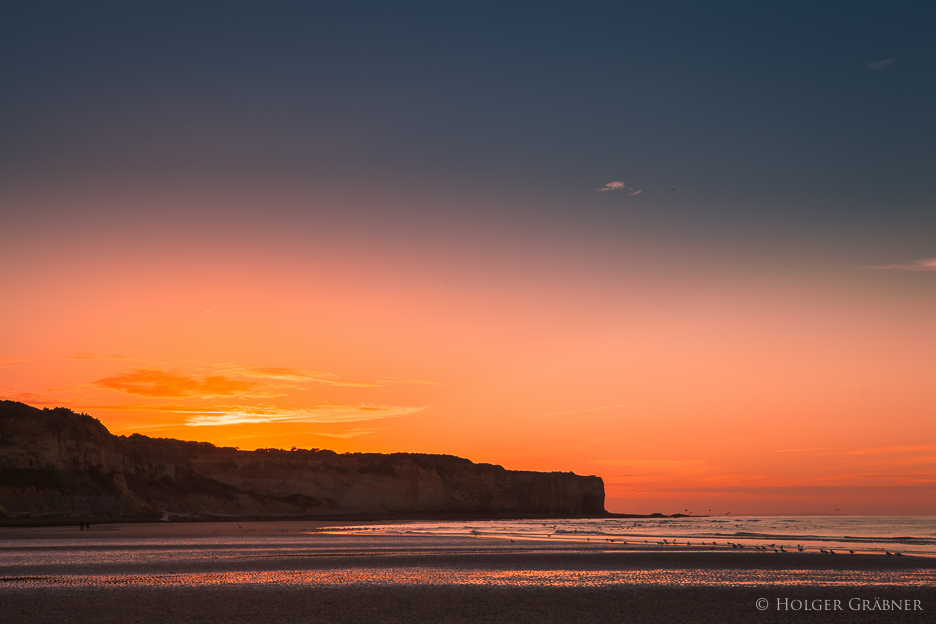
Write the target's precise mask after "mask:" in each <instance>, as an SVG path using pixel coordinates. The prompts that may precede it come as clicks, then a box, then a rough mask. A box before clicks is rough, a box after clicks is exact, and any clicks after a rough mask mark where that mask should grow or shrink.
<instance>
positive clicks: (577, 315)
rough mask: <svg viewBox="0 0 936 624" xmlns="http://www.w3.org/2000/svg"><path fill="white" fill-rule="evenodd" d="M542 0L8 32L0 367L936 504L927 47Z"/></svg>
mask: <svg viewBox="0 0 936 624" xmlns="http://www.w3.org/2000/svg"><path fill="white" fill-rule="evenodd" d="M141 11H142V10H141ZM544 11H545V13H544V15H542V16H540V17H539V18H537V19H538V20H544V22H543V23H540V22H539V21H537V22H536V23H535V24H534V25H528V24H526V22H523V28H521V27H520V26H517V25H516V24H515V25H514V26H509V25H508V26H504V24H505V23H506V24H514V22H513V21H512V20H517V19H520V18H518V17H517V16H516V15H514V14H513V13H511V15H509V16H507V15H505V16H502V19H503V20H506V21H505V22H503V23H501V22H499V21H497V20H494V21H491V20H485V19H478V20H477V21H473V20H474V18H473V17H472V16H461V18H460V20H453V21H452V24H453V25H449V26H446V27H445V28H446V29H451V32H449V31H448V30H444V29H443V30H444V32H442V33H439V32H433V33H426V32H423V31H421V30H420V29H419V25H418V23H417V22H412V23H411V20H410V19H409V18H407V17H406V16H405V15H398V14H393V15H391V16H389V17H388V16H385V15H384V16H382V14H375V15H371V16H369V17H367V18H366V19H365V20H364V21H365V24H363V25H358V26H357V27H355V26H354V23H355V22H354V20H350V18H349V16H348V15H346V14H345V13H343V12H342V9H340V8H333V9H329V11H324V10H323V11H322V12H321V13H322V14H321V15H318V14H316V16H312V15H311V14H310V15H306V14H305V13H302V11H299V10H298V9H297V10H296V11H295V12H296V13H297V14H296V15H292V14H291V13H290V11H286V10H283V11H282V14H277V15H274V16H272V17H269V16H268V21H265V22H263V23H261V24H254V23H253V22H252V21H251V18H250V16H249V15H246V14H245V15H229V16H227V17H226V19H227V20H228V21H226V22H224V24H227V26H223V24H222V25H217V24H214V22H213V18H212V17H211V16H209V15H201V14H197V15H195V14H193V16H192V17H191V19H192V20H193V24H194V26H193V25H192V24H188V25H187V26H184V27H183V26H175V25H172V24H164V23H163V22H160V21H158V19H157V18H159V15H161V14H160V13H159V11H156V10H153V14H154V15H155V17H154V15H149V14H147V15H145V16H135V14H132V15H131V14H129V13H128V16H124V18H123V19H126V20H130V22H128V23H132V24H134V25H135V26H134V28H138V29H139V32H137V31H136V30H133V29H130V31H129V32H135V33H137V35H138V38H133V37H131V39H132V41H133V43H127V42H126V41H124V40H123V39H122V38H121V37H119V36H117V35H116V34H109V33H108V32H104V30H103V26H101V27H98V26H93V27H92V26H89V28H92V32H91V33H89V34H88V35H86V36H87V37H88V38H89V40H87V41H85V40H84V39H82V41H84V43H83V44H82V45H81V46H78V49H77V51H75V50H72V49H71V48H70V44H69V42H70V41H72V39H70V38H69V37H72V38H73V37H75V35H74V33H72V31H71V28H72V27H71V26H69V20H70V19H71V18H69V17H68V15H64V16H62V17H61V19H60V20H57V21H56V22H55V24H52V25H51V26H50V27H49V30H48V31H43V32H45V34H43V35H42V36H41V37H40V40H39V41H38V42H36V41H28V40H27V39H26V38H24V37H25V36H14V35H13V34H11V33H7V35H4V36H2V37H0V39H4V40H5V41H6V43H3V44H2V45H3V46H4V49H5V50H6V49H7V48H12V49H15V50H19V51H20V52H21V54H18V55H16V56H17V58H20V59H23V58H26V59H27V60H26V61H22V60H21V61H20V62H22V63H24V64H25V65H24V66H25V67H26V69H25V70H24V69H18V70H17V72H13V71H12V70H10V71H8V72H7V73H6V74H4V75H5V76H6V75H8V74H9V75H10V76H12V77H11V78H8V82H10V83H11V87H13V88H11V89H10V91H9V92H8V93H9V94H10V98H9V99H10V100H11V102H9V103H7V104H5V105H4V106H5V107H6V108H5V110H7V113H6V114H5V115H4V119H3V120H2V121H0V128H2V130H3V132H4V133H5V134H4V135H3V136H7V137H9V139H8V140H4V141H3V142H4V143H5V144H6V146H5V147H0V152H2V156H3V159H4V162H5V163H14V164H15V166H8V167H5V172H4V173H2V174H0V176H2V177H0V204H2V207H3V208H2V217H0V219H2V220H0V231H2V234H3V237H2V238H3V244H2V246H0V266H3V267H4V268H3V270H2V271H0V292H2V293H3V298H2V300H3V305H2V308H0V399H11V400H16V401H22V402H24V403H28V404H31V405H34V406H37V407H54V406H65V407H69V408H72V409H74V410H75V411H80V412H85V413H88V414H91V415H92V416H94V417H96V418H98V419H100V420H101V422H102V423H104V425H105V426H107V428H108V429H110V431H111V432H113V433H115V434H122V435H129V434H131V433H134V432H137V433H141V434H144V435H147V436H151V437H172V438H180V439H188V440H200V441H209V442H212V443H214V444H217V445H221V446H236V447H239V448H242V449H255V448H267V447H276V448H291V447H293V446H297V447H302V448H329V449H332V450H335V451H338V452H354V451H362V452H401V451H406V452H420V453H443V454H451V455H458V456H461V457H466V458H469V459H471V460H473V461H475V462H490V463H496V464H501V465H503V466H504V467H506V468H509V469H525V470H527V469H528V470H542V471H574V472H576V473H578V474H585V475H591V474H595V475H599V476H601V477H603V478H604V481H605V487H606V491H607V503H606V507H607V508H608V510H609V511H616V512H627V513H650V512H663V513H675V512H684V510H688V511H691V512H693V513H697V514H711V515H725V514H728V513H731V514H797V513H823V514H825V513H827V514H833V513H843V514H936V495H934V494H936V383H934V373H936V364H934V353H936V259H934V256H936V246H934V241H933V237H932V234H933V232H934V231H936V211H934V210H933V207H934V206H936V187H934V185H933V179H934V177H933V175H932V167H931V165H932V145H933V144H934V142H933V139H934V138H936V137H934V136H933V133H934V132H936V127H934V125H933V117H932V110H934V108H933V106H934V105H936V101H934V98H936V91H934V88H933V86H932V84H931V83H932V80H931V79H930V78H931V73H930V72H931V63H930V61H932V60H934V55H936V52H934V50H933V46H932V45H929V46H928V47H926V49H925V50H918V56H917V57H916V58H913V57H911V55H910V52H909V51H903V49H902V48H900V46H899V45H898V43H895V42H894V41H890V40H886V41H883V40H879V39H874V40H873V41H870V40H868V41H870V42H868V43H867V45H866V46H862V45H861V43H862V42H864V41H866V39H865V37H866V34H862V35H860V36H859V35H855V36H854V37H850V36H845V35H841V38H840V39H836V38H835V37H831V38H830V39H828V40H825V39H822V38H808V37H807V39H805V40H804V43H803V45H804V46H805V47H806V48H808V53H807V52H797V53H796V54H794V55H793V58H789V54H790V52H789V49H788V48H787V49H786V51H784V52H783V53H781V52H778V51H771V48H770V45H768V44H764V46H763V47H761V44H759V43H757V42H754V41H746V43H744V44H743V46H742V44H741V43H738V44H737V47H735V46H734V44H728V43H725V44H717V45H716V44H715V43H712V42H713V41H715V40H718V39H719V37H718V35H717V31H718V29H719V28H721V27H722V26H720V23H721V22H722V21H723V17H724V16H721V17H720V16H719V15H715V14H713V15H706V16H704V20H705V21H704V24H702V26H700V28H702V30H703V31H704V32H705V33H707V34H706V35H705V36H702V35H699V39H693V38H692V37H694V35H690V34H686V33H687V32H688V31H684V30H683V29H684V28H688V26H686V25H685V24H683V22H681V21H678V23H677V24H676V25H675V26H674V28H675V31H676V32H677V33H683V34H682V35H680V34H669V35H666V36H665V37H663V38H662V39H661V40H660V41H656V40H655V38H654V33H656V34H657V35H660V34H661V33H667V32H669V30H668V28H664V27H663V26H662V25H661V23H660V20H664V21H665V20H669V19H670V18H669V17H666V16H664V15H662V13H659V12H656V11H654V10H651V9H646V8H644V9H640V10H639V11H638V13H641V15H640V16H634V17H635V19H623V16H619V17H620V18H621V19H619V20H598V21H599V22H601V23H603V22H605V21H607V22H609V23H615V22H616V23H617V24H618V27H619V28H621V29H622V31H621V32H616V33H615V32H611V31H610V30H607V29H606V27H604V26H602V25H601V23H599V24H595V20H592V19H590V18H589V19H585V18H584V17H582V18H580V19H576V20H571V21H569V18H568V16H565V15H564V14H562V11H559V10H556V11H554V12H550V11H548V10H546V9H544ZM196 13H197V12H196ZM333 13H334V14H333ZM377 13H380V12H379V11H378V12H377ZM644 13H645V14H644ZM716 13H717V12H716ZM411 17H412V16H411ZM636 17H642V18H643V19H644V20H645V23H646V24H648V25H647V26H646V28H647V29H648V31H647V33H644V34H636V31H634V32H635V34H634V37H636V39H635V40H633V41H631V40H630V39H629V35H628V33H629V32H631V31H630V30H628V29H630V28H637V27H636V26H631V24H633V23H635V22H639V21H640V20H637V19H636ZM697 17H698V16H697ZM20 18H21V20H23V21H25V22H29V23H35V22H37V21H41V20H42V19H44V18H41V16H37V15H33V14H32V13H30V12H29V11H26V10H24V11H23V15H22V16H20ZM92 18H93V16H87V15H85V16H83V17H81V20H86V21H87V23H88V24H96V23H97V22H96V21H95V20H94V19H92ZM209 18H211V19H209ZM387 19H389V20H391V22H392V24H391V26H390V27H389V28H390V29H391V30H394V34H393V36H391V35H390V34H387V33H385V32H384V31H383V30H381V29H379V28H377V26H376V25H377V24H380V23H382V21H381V20H387ZM461 19H463V20H464V22H465V23H463V22H462V21H461ZM686 19H687V20H688V18H686ZM699 19H703V18H699ZM738 19H741V18H738ZM778 19H780V18H778ZM857 19H858V18H856V20H857ZM862 19H865V18H862ZM153 20H156V22H154V21H153ZM296 20H298V21H299V22H301V23H303V24H306V25H307V26H306V27H307V28H308V29H309V30H308V31H305V30H303V31H301V32H300V31H296V30H289V28H288V26H289V24H290V23H291V22H293V21H296ZM867 20H868V23H867V24H865V22H861V23H862V24H865V25H864V26H862V28H866V30H867V32H871V31H872V30H873V29H872V28H871V24H872V22H873V20H872V19H871V18H870V17H868V18H867ZM522 21H523V20H521V22H522ZM859 21H860V20H859ZM455 22H458V23H460V24H461V26H455V25H454V24H455ZM82 23H84V22H82ZM153 23H158V24H161V26H159V27H158V28H157V27H156V26H152V28H153V29H154V30H152V31H151V30H149V29H150V24H153ZM446 23H447V24H448V22H446ZM495 23H497V24H501V26H500V27H495V26H493V25H491V24H495ZM687 23H688V22H687ZM544 24H545V25H544ZM528 26H529V27H528ZM228 27H229V28H232V29H235V30H236V32H238V33H253V35H251V36H247V35H244V36H242V37H234V39H236V40H237V42H236V43H232V35H230V33H229V32H227V31H226V30H224V28H228ZM267 27H269V28H272V31H271V32H267V30H265V29H266V28H267ZM8 28H9V27H5V28H4V32H6V30H8ZM94 28H101V29H102V31H101V33H97V34H99V35H101V37H102V38H100V39H95V37H94V36H92V35H94V34H95V33H96V31H94V30H93V29H94ZM331 28H334V29H337V34H329V29H331ZM358 28H360V30H358ZM538 28H540V29H542V30H538ZM592 28H594V29H596V31H595V32H594V33H592V32H591V30H590V29H592ZM608 28H609V27H608ZM166 29H168V30H169V31H171V32H173V33H175V35H176V36H177V37H175V38H173V37H165V36H163V35H165V30H166ZM173 29H177V31H176V30H173ZM254 29H256V30H254ZM281 30H282V32H281ZM557 30H558V31H561V32H563V33H565V34H564V36H558V37H557V36H555V32H557ZM625 31H626V32H625ZM69 33H71V34H69ZM276 33H279V34H276ZM549 33H553V34H549ZM862 33H866V31H865V30H862ZM481 34H483V35H484V36H481ZM774 36H776V37H779V35H770V37H774ZM681 37H688V38H689V39H688V40H686V41H683V40H681ZM476 38H480V40H483V41H485V42H486V43H485V47H484V49H479V48H477V47H476V46H477V45H478V44H477V43H476V41H475V39H476ZM622 39H623V42H622ZM900 39H902V38H897V39H895V41H897V40H900ZM677 40H679V41H678V45H679V46H680V48H679V49H680V50H681V51H682V52H681V54H683V53H684V54H683V55H681V56H679V58H676V57H674V56H671V55H668V53H667V52H665V50H666V49H667V48H668V47H670V43H673V42H675V41H677ZM592 41H595V42H596V43H594V47H588V46H585V45H584V43H585V42H592ZM693 41H695V42H696V43H698V45H699V46H702V47H701V48H699V47H698V46H696V45H695V44H694V43H693ZM169 42H174V43H172V44H171V45H170V43H169ZM699 42H702V43H699ZM547 43H549V45H547ZM40 45H45V46H47V47H46V48H45V50H44V52H42V53H40V52H41V51H40V50H39V49H38V47H37V46H40ZM721 45H724V46H725V49H722V48H721V47H720V46H721ZM778 45H779V44H778ZM908 45H909V44H908ZM174 46H178V47H177V48H176V47H174ZM550 46H556V48H555V49H554V48H551V47H550ZM744 46H751V47H752V48H753V51H748V50H745V49H743V47H744ZM729 48H730V49H729ZM843 48H844V49H846V50H847V51H848V54H847V55H846V54H845V53H844V52H842V49H843ZM530 49H533V50H540V53H539V54H538V55H536V54H534V55H532V56H531V55H530V54H529V53H528V52H526V50H530ZM699 49H701V50H702V51H703V52H704V54H702V53H701V52H700V55H701V56H704V57H705V58H706V59H708V61H707V63H709V64H708V65H705V66H704V68H701V69H700V67H699V66H698V65H699V63H701V61H695V60H691V59H689V58H688V57H690V56H694V54H695V52H692V51H693V50H699ZM549 50H553V51H549ZM7 51H8V52H9V50H7ZM225 51H226V52H227V55H231V58H228V56H227V55H226V54H225V53H224V52H225ZM833 51H834V54H833ZM904 52H905V53H904ZM10 54H12V52H9V53H7V54H4V55H3V56H5V57H6V58H8V59H9V58H11V57H10ZM801 54H802V55H803V56H801ZM72 55H74V56H72ZM807 56H808V58H807ZM749 57H750V58H749ZM779 57H784V59H786V60H784V61H782V62H781V60H778V58H779ZM815 58H821V59H823V60H822V61H821V62H819V61H816V60H815ZM640 59H643V60H640ZM647 59H652V60H647ZM878 59H883V60H878ZM561 60H564V61H565V62H567V65H563V64H562V62H561ZM885 60H886V61H887V62H886V63H885V62H884V61H885ZM3 63H5V64H6V65H5V66H6V67H9V61H3ZM750 63H759V66H758V69H757V71H754V70H753V69H751V67H750V65H749V64H750ZM784 63H788V64H784ZM875 63H877V64H881V63H883V64H881V65H880V67H878V66H876V65H875ZM66 66H67V68H68V69H67V71H66V69H63V68H66ZM30 70H31V71H30ZM599 70H600V71H599ZM612 70H613V71H612ZM697 72H708V73H705V74H704V76H703V77H697ZM752 72H753V73H752ZM758 72H765V73H766V74H769V75H774V74H775V78H771V79H770V80H767V81H764V80H762V79H761V78H759V77H758V76H760V74H759V73H758ZM618 73H619V74H620V75H621V76H623V77H624V78H621V81H622V84H609V80H610V79H609V78H608V76H611V75H617V74H618ZM14 74H15V75H14ZM794 74H795V75H794ZM36 75H41V76H45V78H44V79H43V81H39V79H38V78H35V76H36ZM752 75H753V76H754V77H753V78H752V77H751V76H752ZM30 76H33V77H30ZM661 76H665V77H666V80H663V79H662V78H661ZM351 77H353V78H351ZM625 78H626V85H625V84H624V81H625V80H624V79H625ZM669 82H674V83H676V84H678V85H681V87H680V89H682V90H679V89H676V88H675V87H671V86H665V85H666V84H667V83H669ZM702 82H706V83H707V84H701V83H702ZM826 82H831V83H834V84H833V85H831V86H824V85H825V83H826ZM708 83H710V84H708ZM674 89H675V90H674ZM57 90H58V91H57ZM786 91H791V92H792V95H790V94H787V93H786ZM884 91H887V92H888V93H890V97H884V96H883V95H881V93H882V92H884ZM51 92H55V93H59V92H60V96H59V98H58V99H57V98H56V97H53V96H52V95H50V93H51ZM776 98H779V99H780V100H781V101H777V100H776ZM799 98H802V99H803V101H806V100H808V101H809V105H808V106H807V105H805V104H803V103H802V102H801V101H800V99H799ZM739 101H743V105H742V104H739V103H738V102H739ZM609 102H612V103H613V106H612V105H611V104H609ZM612 109H613V110H612ZM817 116H818V117H819V118H818V119H817ZM901 119H903V121H901ZM907 119H909V120H912V121H907ZM14 139H15V140H14ZM14 144H15V145H14ZM921 146H922V147H921ZM836 510H841V511H836Z"/></svg>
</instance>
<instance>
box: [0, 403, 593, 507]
mask: <svg viewBox="0 0 936 624" xmlns="http://www.w3.org/2000/svg"><path fill="white" fill-rule="evenodd" d="M165 512H169V513H170V514H176V515H179V516H184V517H198V516H203V517H243V516H271V517H273V516H275V517H327V516H336V515H341V516H387V515H406V514H429V513H438V514H475V515H477V514H490V515H506V514H556V515H567V516H568V515H601V514H604V513H605V512H604V483H603V482H602V480H601V478H599V477H581V476H577V475H574V474H572V473H561V472H551V473H543V472H526V471H517V470H505V469H504V468H502V467H501V466H496V465H492V464H476V463H473V462H471V461H469V460H467V459H462V458H459V457H453V456H450V455H425V454H415V453H395V454H392V455H383V454H376V453H345V454H337V453H334V452H332V451H327V450H293V451H281V450H270V449H267V450H257V451H240V450H237V449H233V448H219V447H216V446H214V445H213V444H209V443H207V442H184V441H181V440H172V439H165V438H156V439H154V438H149V437H146V436H143V435H139V434H133V435H131V436H128V437H125V436H115V435H112V434H111V433H110V432H109V431H108V430H107V429H106V428H105V427H104V425H102V424H101V423H100V422H99V421H97V420H96V419H94V418H92V417H91V416H87V415H85V414H76V413H74V412H72V411H71V410H68V409H65V408H61V407H59V408H55V409H51V410H50V409H43V410H40V409H37V408H34V407H30V406H29V405H25V404H23V403H17V402H14V401H0V517H6V518H13V519H15V518H26V519H32V518H40V517H49V518H53V517H82V518H93V517H109V518H114V517H126V518H152V517H159V516H161V515H162V514H163V513H165Z"/></svg>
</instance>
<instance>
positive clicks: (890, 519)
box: [346, 516, 936, 557]
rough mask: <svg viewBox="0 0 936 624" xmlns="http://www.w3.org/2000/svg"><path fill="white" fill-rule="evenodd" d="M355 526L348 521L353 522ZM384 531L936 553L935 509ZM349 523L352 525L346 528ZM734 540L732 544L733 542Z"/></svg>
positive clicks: (421, 525)
mask: <svg viewBox="0 0 936 624" xmlns="http://www.w3.org/2000/svg"><path fill="white" fill-rule="evenodd" d="M348 528H351V527H348ZM361 529H362V530H369V531H378V532H381V533H386V534H426V535H475V536H487V537H507V538H528V539H550V540H556V541H558V540H562V541H570V540H571V541H585V542H591V541H604V542H606V543H611V542H612V541H613V542H616V543H619V542H621V541H625V542H627V543H628V544H631V545H640V546H642V547H645V548H655V547H657V546H662V547H666V548H669V549H672V548H674V547H681V548H691V547H695V548H700V547H706V546H713V547H715V548H716V549H718V548H735V549H737V548H739V547H741V546H743V547H745V548H751V549H756V550H761V549H764V550H770V551H773V550H774V549H777V550H778V551H779V550H780V549H781V548H782V549H783V550H797V551H798V550H799V548H800V547H801V548H802V550H803V551H806V552H810V551H812V552H821V551H822V550H826V551H828V550H835V551H836V552H840V553H848V552H849V551H854V552H859V553H877V554H882V555H885V556H886V554H887V553H893V554H894V555H895V556H896V553H901V555H916V556H930V557H936V517H933V516H797V517H793V516H789V517H730V516H721V517H716V518H712V517H687V518H597V519H582V520H497V521H480V522H467V523H466V522H435V523H433V522H414V523H394V524H383V525H370V526H367V527H361ZM346 530H347V528H346ZM732 545H734V546H732Z"/></svg>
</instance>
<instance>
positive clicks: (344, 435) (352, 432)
mask: <svg viewBox="0 0 936 624" xmlns="http://www.w3.org/2000/svg"><path fill="white" fill-rule="evenodd" d="M377 431H378V430H377V429H360V428H357V427H356V428H354V429H348V430H347V431H342V432H340V433H323V432H321V431H319V432H315V433H311V432H310V433H309V435H315V436H324V437H326V438H339V439H342V440H348V439H350V438H359V437H361V436H366V435H371V434H372V433H376V432H377Z"/></svg>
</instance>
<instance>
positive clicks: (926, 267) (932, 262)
mask: <svg viewBox="0 0 936 624" xmlns="http://www.w3.org/2000/svg"><path fill="white" fill-rule="evenodd" d="M864 268H866V269H875V270H878V271H936V258H922V259H920V260H914V261H913V262H906V263H903V264H887V265H884V266H869V267H864Z"/></svg>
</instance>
